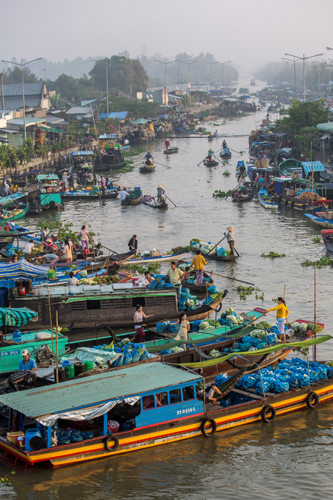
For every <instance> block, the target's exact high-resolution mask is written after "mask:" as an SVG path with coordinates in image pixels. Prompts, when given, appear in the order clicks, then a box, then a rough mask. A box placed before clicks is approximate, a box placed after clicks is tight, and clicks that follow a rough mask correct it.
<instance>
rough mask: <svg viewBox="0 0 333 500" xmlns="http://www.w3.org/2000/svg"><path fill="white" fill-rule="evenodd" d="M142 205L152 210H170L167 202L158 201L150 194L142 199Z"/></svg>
mask: <svg viewBox="0 0 333 500" xmlns="http://www.w3.org/2000/svg"><path fill="white" fill-rule="evenodd" d="M142 203H143V204H144V205H147V206H148V207H152V208H168V204H167V202H166V201H165V200H162V201H158V200H157V199H155V197H154V196H151V195H150V194H145V195H144V197H143V198H142Z"/></svg>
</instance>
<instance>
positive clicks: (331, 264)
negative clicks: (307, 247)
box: [301, 256, 333, 269]
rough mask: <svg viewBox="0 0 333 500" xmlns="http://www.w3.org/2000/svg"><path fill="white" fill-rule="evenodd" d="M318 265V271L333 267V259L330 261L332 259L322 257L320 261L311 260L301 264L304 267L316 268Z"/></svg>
mask: <svg viewBox="0 0 333 500" xmlns="http://www.w3.org/2000/svg"><path fill="white" fill-rule="evenodd" d="M315 265H317V267H318V269H320V268H322V267H333V259H330V257H326V256H325V257H321V258H320V259H319V260H314V261H313V260H309V259H305V260H303V262H301V266H302V267H314V266H315Z"/></svg>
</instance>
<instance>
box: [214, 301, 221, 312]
mask: <svg viewBox="0 0 333 500" xmlns="http://www.w3.org/2000/svg"><path fill="white" fill-rule="evenodd" d="M221 309H222V302H221V304H219V305H218V306H217V308H216V309H215V311H216V312H220V311H221Z"/></svg>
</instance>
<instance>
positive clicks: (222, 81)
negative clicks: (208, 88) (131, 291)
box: [221, 61, 231, 90]
mask: <svg viewBox="0 0 333 500" xmlns="http://www.w3.org/2000/svg"><path fill="white" fill-rule="evenodd" d="M230 63H231V61H224V62H223V63H221V87H222V90H223V85H224V65H225V64H230Z"/></svg>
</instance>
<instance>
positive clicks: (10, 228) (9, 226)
mask: <svg viewBox="0 0 333 500" xmlns="http://www.w3.org/2000/svg"><path fill="white" fill-rule="evenodd" d="M3 229H4V231H13V229H12V226H11V225H10V223H9V222H8V220H7V221H6V224H5V227H4V228H3Z"/></svg>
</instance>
